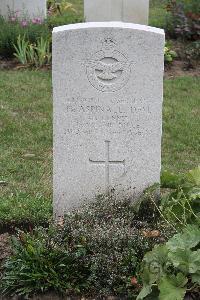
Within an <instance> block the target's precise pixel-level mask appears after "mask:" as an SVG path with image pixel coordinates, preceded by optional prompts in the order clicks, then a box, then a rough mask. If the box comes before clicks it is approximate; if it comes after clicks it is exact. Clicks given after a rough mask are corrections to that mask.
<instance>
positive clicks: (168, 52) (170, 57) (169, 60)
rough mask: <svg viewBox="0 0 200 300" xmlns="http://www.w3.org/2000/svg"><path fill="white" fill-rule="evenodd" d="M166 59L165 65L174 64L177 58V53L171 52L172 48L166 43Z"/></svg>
mask: <svg viewBox="0 0 200 300" xmlns="http://www.w3.org/2000/svg"><path fill="white" fill-rule="evenodd" d="M164 58H165V63H172V61H173V60H174V58H177V53H176V51H174V50H171V46H170V45H169V44H168V43H166V45H165V48H164Z"/></svg>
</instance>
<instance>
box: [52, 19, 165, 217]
mask: <svg viewBox="0 0 200 300" xmlns="http://www.w3.org/2000/svg"><path fill="white" fill-rule="evenodd" d="M163 53H164V32H163V30H161V29H156V28H151V27H147V26H144V25H136V24H130V23H129V24H128V23H122V22H109V23H83V24H74V25H67V26H61V27H57V28H54V31H53V90H54V211H55V214H56V215H57V216H60V215H62V214H63V212H64V211H67V210H68V209H70V208H72V207H75V206H78V205H79V204H80V203H81V202H82V201H84V200H90V199H93V198H94V196H95V195H96V194H98V193H105V192H108V191H110V190H113V191H115V193H116V195H119V196H120V197H131V198H132V199H134V198H137V197H138V196H139V195H140V194H141V193H142V191H143V190H144V189H145V188H147V187H148V186H150V185H152V184H154V183H155V182H159V180H160V168H161V128H162V98H163V69H164V62H163V56H164V55H163Z"/></svg>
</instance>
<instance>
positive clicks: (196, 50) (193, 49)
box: [185, 41, 200, 67]
mask: <svg viewBox="0 0 200 300" xmlns="http://www.w3.org/2000/svg"><path fill="white" fill-rule="evenodd" d="M185 55H186V59H187V61H188V65H189V67H194V66H196V64H199V62H200V41H195V42H192V43H190V44H189V45H188V46H187V47H186V49H185Z"/></svg>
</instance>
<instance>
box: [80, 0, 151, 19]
mask: <svg viewBox="0 0 200 300" xmlns="http://www.w3.org/2000/svg"><path fill="white" fill-rule="evenodd" d="M84 15H85V19H86V22H104V21H123V22H130V23H136V24H144V25H147V24H148V16H149V0H84Z"/></svg>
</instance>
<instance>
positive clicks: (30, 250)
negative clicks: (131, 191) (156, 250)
mask: <svg viewBox="0 0 200 300" xmlns="http://www.w3.org/2000/svg"><path fill="white" fill-rule="evenodd" d="M146 200H147V199H146ZM141 207H142V205H141ZM151 208H152V209H153V211H154V207H153V206H151ZM149 210H150V207H148V212H149V217H148V218H147V219H146V220H145V221H144V219H145V217H144V214H143V213H142V212H141V209H139V212H137V213H136V211H135V206H134V205H133V204H132V203H131V202H130V201H125V200H124V201H117V200H115V199H114V197H111V198H110V197H109V198H108V197H103V196H101V197H98V198H97V199H96V201H95V202H94V203H90V204H86V205H84V206H83V207H82V208H80V209H79V210H75V211H74V212H71V213H68V214H67V215H66V217H65V219H64V220H60V222H59V224H58V226H57V227H54V226H53V227H50V228H49V230H46V231H45V230H44V229H38V230H37V231H36V232H34V233H33V234H28V235H24V234H23V235H22V237H21V238H20V241H19V242H18V243H19V244H17V246H15V253H14V255H13V256H12V257H11V258H10V259H9V260H8V261H7V263H6V264H5V273H4V276H3V278H2V287H1V290H3V292H4V293H5V292H6V293H13V294H14V293H18V294H19V293H20V294H31V293H35V292H39V291H47V290H49V289H53V290H56V291H59V292H63V291H66V292H67V293H68V294H72V293H78V292H80V293H82V294H88V293H89V294H90V295H93V294H96V295H97V294H98V295H110V294H112V295H115V294H118V295H122V294H123V295H127V294H129V293H130V291H131V294H132V293H133V292H134V291H135V290H137V287H136V286H135V285H132V284H131V278H133V277H134V276H136V274H137V271H138V269H139V264H140V261H141V260H142V258H143V256H144V254H145V253H146V252H147V251H149V250H151V249H152V248H153V246H154V245H155V244H156V243H159V242H160V241H163V239H164V240H165V239H167V237H168V236H169V235H170V234H171V233H170V231H166V230H165V228H162V229H161V233H160V234H156V235H154V234H152V236H151V235H150V233H151V232H152V231H153V229H154V228H157V227H156V226H157V224H156V223H155V222H154V221H155V220H156V218H155V216H154V213H153V211H152V214H151V218H150V211H149ZM153 222H154V224H153ZM162 230H163V232H162Z"/></svg>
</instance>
